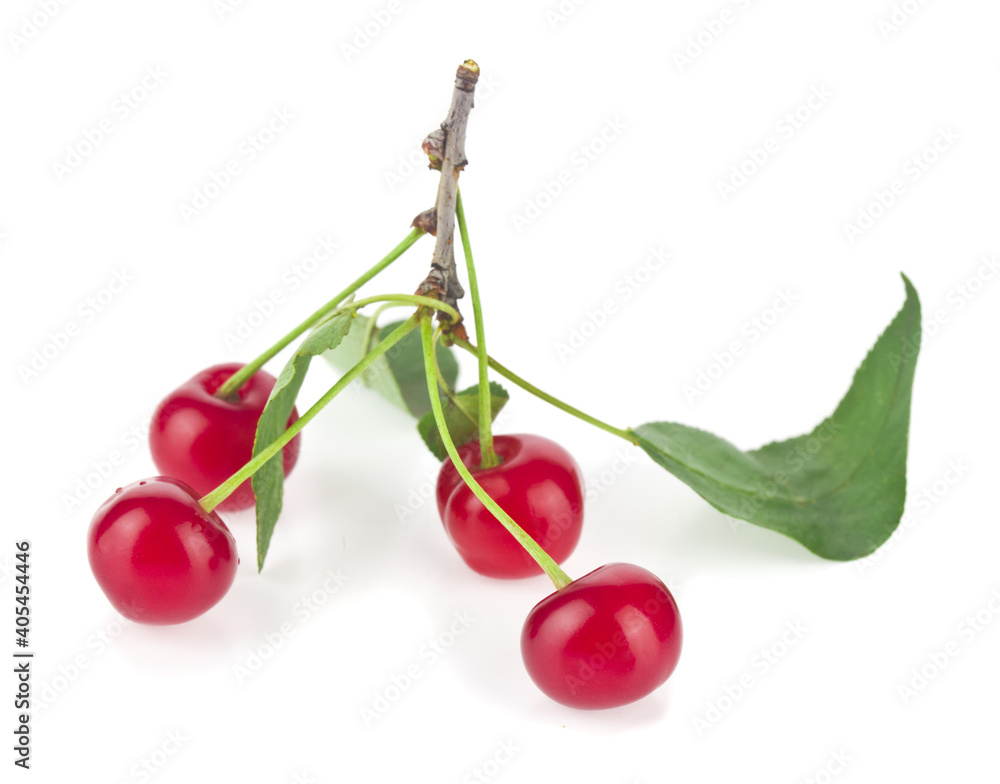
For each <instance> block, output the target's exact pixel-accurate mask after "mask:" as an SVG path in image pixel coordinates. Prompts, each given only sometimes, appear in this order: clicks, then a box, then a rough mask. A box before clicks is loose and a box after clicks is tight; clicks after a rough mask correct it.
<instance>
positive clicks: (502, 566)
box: [437, 435, 583, 577]
mask: <svg viewBox="0 0 1000 784" xmlns="http://www.w3.org/2000/svg"><path fill="white" fill-rule="evenodd" d="M493 448H494V451H496V453H497V455H498V456H499V457H500V458H501V461H502V462H501V463H500V465H498V466H494V467H492V468H485V469H484V468H479V467H478V466H479V463H480V453H479V442H478V441H472V442H470V443H468V444H465V445H464V446H462V447H461V448H460V449H459V450H458V454H459V457H460V458H461V459H462V462H463V463H464V464H465V465H466V467H467V468H468V469H469V470H470V471H471V472H472V475H473V477H475V479H476V481H477V482H479V484H480V485H482V487H483V489H484V490H485V491H486V493H487V495H489V496H490V498H492V499H493V500H494V501H496V502H497V503H498V504H499V505H500V508H501V509H503V510H504V511H505V512H507V514H509V515H510V516H511V517H512V518H514V520H515V521H516V522H517V523H518V525H520V526H521V527H522V528H523V529H524V530H525V531H526V532H527V533H528V535H529V536H531V538H532V539H534V540H535V541H536V542H538V544H539V545H541V547H542V549H543V550H545V552H547V553H548V554H549V555H550V556H552V558H553V559H554V560H555V561H556V562H557V563H561V562H562V561H564V560H565V559H566V558H568V557H569V554H570V553H572V552H573V549H574V548H575V547H576V543H577V541H579V539H580V528H581V527H582V526H583V487H582V482H581V481H580V469H579V467H578V466H577V464H576V461H574V460H573V458H572V456H570V454H569V453H568V452H567V451H566V450H565V449H563V448H562V447H561V446H559V445H558V444H557V443H555V442H554V441H550V440H549V439H547V438H542V437H541V436H535V435H502V436H497V437H496V438H494V440H493ZM437 501H438V510H439V511H440V512H441V519H442V520H443V521H444V527H445V530H446V531H447V532H448V536H449V537H450V538H451V541H452V543H453V544H454V545H455V549H456V550H458V553H459V555H461V556H462V558H463V559H464V560H465V562H466V563H467V564H468V565H469V566H471V567H472V568H473V569H475V570H476V571H477V572H479V573H480V574H485V575H487V576H489V577H530V576H532V575H536V574H541V573H542V569H541V567H540V566H538V564H536V563H535V562H534V560H532V558H531V556H530V555H528V554H527V552H525V550H524V548H523V547H521V545H520V544H519V543H518V541H517V540H516V539H515V538H514V537H513V535H512V534H511V533H510V532H509V531H508V530H507V529H506V528H504V527H503V524H501V523H500V521H499V520H497V519H496V518H495V517H494V516H493V514H492V513H491V512H489V511H488V510H487V509H486V507H485V506H483V503H482V502H481V501H480V500H479V499H478V498H476V496H475V494H473V492H472V490H470V489H469V486H468V485H466V484H465V482H464V481H463V480H462V477H461V476H460V475H459V473H458V470H457V469H456V468H455V466H454V465H453V464H452V462H451V460H450V459H448V460H445V462H444V464H443V465H442V466H441V471H440V473H439V474H438V481H437Z"/></svg>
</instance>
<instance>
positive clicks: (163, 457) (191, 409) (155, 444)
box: [149, 363, 301, 511]
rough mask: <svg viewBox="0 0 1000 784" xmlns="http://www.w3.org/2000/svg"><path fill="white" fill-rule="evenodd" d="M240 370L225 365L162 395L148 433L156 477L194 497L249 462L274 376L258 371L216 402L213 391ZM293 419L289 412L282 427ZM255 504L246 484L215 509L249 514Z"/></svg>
mask: <svg viewBox="0 0 1000 784" xmlns="http://www.w3.org/2000/svg"><path fill="white" fill-rule="evenodd" d="M241 367H243V365H241V364H239V363H230V364H226V365H215V366H214V367H210V368H208V369H207V370H203V371H201V372H200V373H198V374H197V375H196V376H194V377H193V378H191V379H190V380H189V381H187V382H185V383H184V384H182V385H181V386H180V387H178V388H177V389H175V390H174V391H173V392H171V393H170V394H169V395H167V396H166V397H165V398H164V399H163V401H162V402H161V403H160V405H159V406H157V408H156V412H155V413H154V414H153V420H152V424H151V426H150V430H149V447H150V450H151V451H152V453H153V462H154V463H156V467H157V469H159V471H160V472H161V473H163V474H165V475H167V476H173V477H176V478H177V479H180V480H181V481H182V482H186V483H187V484H189V485H191V487H193V488H194V489H195V491H196V492H197V493H198V494H199V496H204V495H205V494H206V493H209V492H211V491H212V490H214V489H215V488H216V487H218V486H219V485H221V484H222V483H223V482H224V481H225V480H227V479H228V478H229V477H231V476H232V475H233V474H235V473H236V472H237V471H238V470H239V469H240V468H242V467H243V466H244V465H245V464H246V463H247V462H249V460H250V458H251V457H253V440H254V436H255V435H256V433H257V422H258V421H259V420H260V415H261V414H262V413H264V406H265V405H267V399H268V396H269V395H270V394H271V389H272V388H273V387H274V376H272V375H271V374H270V373H266V372H264V371H263V370H258V371H257V372H256V373H254V374H253V375H252V376H251V377H250V378H249V379H248V380H247V382H246V383H245V384H244V385H243V386H242V387H241V388H240V390H239V391H238V392H237V393H236V396H235V398H234V399H232V400H227V399H223V398H219V397H216V396H215V394H214V393H215V390H217V389H218V388H219V387H220V386H222V384H223V383H224V382H225V380H226V379H227V378H229V377H230V376H231V375H233V373H235V372H236V371H237V370H239V369H240V368H241ZM298 418H299V414H298V411H297V410H295V409H294V408H293V409H292V414H291V416H290V417H289V418H288V423H287V424H288V425H290V424H292V423H293V422H294V421H295V420H296V419H298ZM286 426H287V425H286ZM300 438H301V436H299V435H297V436H295V438H293V439H292V440H291V441H289V442H288V444H287V446H285V448H284V449H283V450H282V454H281V457H282V461H283V466H284V469H285V476H288V474H289V472H290V471H291V470H292V467H293V466H294V465H295V461H296V460H298V457H299V446H300V444H301V441H300ZM254 500H255V499H254V494H253V489H252V487H251V485H250V480H249V479H247V480H246V481H245V482H243V484H241V485H240V486H239V487H237V488H236V490H234V491H233V493H232V495H230V496H229V497H228V498H226V500H225V501H223V502H222V503H221V504H219V506H218V508H219V509H220V510H222V511H234V510H237V509H248V508H249V507H251V506H253V505H254Z"/></svg>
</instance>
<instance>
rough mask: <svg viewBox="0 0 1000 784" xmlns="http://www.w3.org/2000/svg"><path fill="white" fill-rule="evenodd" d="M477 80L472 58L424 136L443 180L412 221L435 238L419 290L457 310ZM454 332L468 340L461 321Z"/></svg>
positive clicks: (442, 318) (432, 163) (462, 292)
mask: <svg viewBox="0 0 1000 784" xmlns="http://www.w3.org/2000/svg"><path fill="white" fill-rule="evenodd" d="M478 80H479V66H478V65H477V64H476V63H475V62H474V61H473V60H466V61H465V62H464V63H462V64H461V65H460V66H459V67H458V72H457V73H456V74H455V90H454V92H453V93H452V97H451V108H450V109H449V110H448V116H447V117H446V118H445V120H444V122H443V123H441V127H440V128H436V129H435V130H434V131H432V132H431V133H430V134H428V136H427V138H426V139H424V143H423V145H422V146H423V150H424V152H425V153H427V155H428V157H429V158H430V167H431V168H432V169H439V170H440V171H441V181H440V183H438V192H437V201H436V202H435V204H434V209H433V210H427V211H424V212H422V213H420V215H418V216H417V217H416V218H415V219H414V221H413V225H414V226H418V227H420V228H424V229H425V230H427V231H428V232H429V233H431V234H434V235H435V239H436V242H435V244H434V255H433V257H432V258H431V271H430V272H429V273H428V274H427V277H426V278H425V279H424V281H423V283H421V284H420V286H419V287H418V288H417V292H416V293H417V294H420V295H423V296H426V297H434V298H435V299H440V300H441V301H443V302H446V303H447V304H449V305H451V306H452V307H453V308H456V309H457V307H458V300H459V299H461V298H462V297H463V296H464V295H465V289H463V288H462V284H461V283H460V282H459V280H458V274H457V272H456V269H455V248H454V240H455V194H456V192H457V190H458V176H459V174H461V173H462V170H463V169H464V168H465V166H466V164H467V163H468V160H467V159H466V157H465V129H466V126H467V125H468V122H469V112H470V111H472V107H473V97H474V93H475V89H476V82H477V81H478ZM430 226H433V227H434V231H430V229H429V227H430ZM437 315H438V320H439V321H448V322H450V321H451V317H450V316H448V315H447V314H446V313H444V312H442V311H438V314H437ZM451 331H452V332H453V333H454V334H455V336H456V337H459V338H462V339H465V328H464V327H463V326H462V325H461V323H458V324H457V325H452V327H451Z"/></svg>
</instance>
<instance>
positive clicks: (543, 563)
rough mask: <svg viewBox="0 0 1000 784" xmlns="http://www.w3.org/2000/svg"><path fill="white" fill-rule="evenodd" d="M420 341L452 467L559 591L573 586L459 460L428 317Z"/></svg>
mask: <svg viewBox="0 0 1000 784" xmlns="http://www.w3.org/2000/svg"><path fill="white" fill-rule="evenodd" d="M420 338H421V342H422V343H423V347H424V372H425V374H426V376H427V392H428V393H429V396H430V399H431V410H432V411H433V412H434V420H435V422H437V427H438V432H440V433H441V440H442V441H443V442H444V448H445V449H446V450H447V451H448V456H449V457H450V458H451V462H452V464H453V465H454V466H455V468H456V469H457V470H458V473H459V475H461V477H462V479H464V480H465V483H466V484H467V485H468V486H469V489H470V490H472V492H473V493H474V494H475V496H476V498H478V499H479V500H480V501H482V503H483V506H485V507H486V508H487V509H488V510H489V511H490V512H492V514H493V516H494V517H496V519H497V520H499V521H500V523H501V524H502V525H503V527H504V528H506V529H507V530H508V531H510V533H511V535H512V536H513V537H514V538H515V539H517V541H518V542H519V543H520V545H521V546H522V547H523V548H524V549H525V550H527V551H528V555H530V556H531V557H532V558H534V559H535V563H537V564H538V565H539V566H540V567H542V570H543V571H544V572H545V573H546V574H547V575H548V576H549V579H550V580H552V582H553V584H554V585H555V586H556V589H559V588H565V587H566V586H567V585H569V584H570V583H571V582H573V581H572V580H571V579H570V578H569V576H568V575H567V574H566V572H564V571H563V570H562V569H560V568H559V564H557V563H556V562H555V561H553V560H552V557H551V556H550V555H549V554H548V553H547V552H545V551H544V550H543V549H542V548H541V547H540V546H539V544H538V542H536V541H535V540H534V539H532V538H531V537H530V536H529V535H528V534H527V532H526V531H525V530H524V529H523V528H521V526H519V525H518V524H517V523H516V522H514V520H513V518H512V517H511V516H510V515H509V514H507V513H506V512H505V511H504V510H503V509H501V508H500V505H499V504H498V503H497V502H496V501H494V500H493V499H492V498H490V497H489V495H488V494H487V493H486V491H485V490H483V488H482V487H481V486H480V484H479V482H477V481H476V480H475V478H474V477H473V476H472V473H471V472H470V471H469V469H468V468H466V467H465V463H463V462H462V459H461V458H460V457H459V455H458V450H457V449H456V448H455V442H454V441H452V439H451V434H450V433H449V432H448V424H447V423H446V422H445V419H444V411H443V410H442V408H441V397H440V396H439V395H438V390H437V379H436V378H435V376H434V337H433V327H432V325H431V318H430V316H429V315H426V314H425V315H424V316H422V317H421V319H420Z"/></svg>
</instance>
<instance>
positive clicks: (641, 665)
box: [521, 563, 682, 708]
mask: <svg viewBox="0 0 1000 784" xmlns="http://www.w3.org/2000/svg"><path fill="white" fill-rule="evenodd" d="M681 637H682V633H681V618H680V614H679V612H678V610H677V604H676V602H674V597H673V596H671V594H670V591H669V590H667V586H666V585H664V584H663V582H662V581H661V580H660V579H659V578H658V577H657V576H656V575H654V574H652V573H651V572H648V571H646V570H645V569H643V568H641V567H639V566H633V565H632V564H626V563H612V564H607V565H605V566H601V567H599V568H598V569H595V570H594V571H592V572H591V573H590V574H587V575H585V576H583V577H581V578H580V579H579V580H574V581H573V582H572V583H570V584H569V585H567V586H566V587H565V588H562V589H560V590H558V591H556V592H555V593H553V594H550V595H549V596H546V597H545V598H544V599H542V601H540V602H539V603H538V604H536V605H535V606H534V608H533V609H532V610H531V612H530V613H528V617H527V619H526V620H525V622H524V629H523V630H522V632H521V656H522V658H523V659H524V666H525V668H527V670H528V675H530V676H531V679H532V680H533V681H534V682H535V685H537V686H538V688H540V689H541V690H542V691H543V692H545V693H546V694H547V695H548V696H549V697H551V698H552V699H554V700H555V701H556V702H561V703H562V704H563V705H568V706H570V707H572V708H616V707H618V706H620V705H626V704H628V703H630V702H634V701H635V700H638V699H640V698H642V697H645V696H646V695H647V694H649V693H650V692H652V691H653V690H654V689H656V688H657V687H658V686H660V685H661V684H662V683H663V682H664V681H665V680H666V679H667V678H668V677H670V673H672V672H673V671H674V667H676V666H677V659H678V658H679V657H680V655H681Z"/></svg>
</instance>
